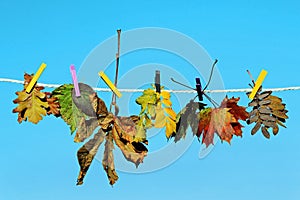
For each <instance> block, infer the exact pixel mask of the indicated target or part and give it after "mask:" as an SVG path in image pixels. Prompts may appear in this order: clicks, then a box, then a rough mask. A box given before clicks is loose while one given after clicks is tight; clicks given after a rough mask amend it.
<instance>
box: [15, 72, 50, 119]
mask: <svg viewBox="0 0 300 200" xmlns="http://www.w3.org/2000/svg"><path fill="white" fill-rule="evenodd" d="M24 79H25V81H24V90H22V91H19V92H16V94H17V95H18V98H17V99H15V100H14V101H13V102H14V103H15V104H19V105H18V106H17V107H16V108H15V109H13V113H18V122H19V123H21V122H22V121H26V120H27V119H28V121H30V122H32V123H34V124H37V123H38V122H39V121H40V120H42V119H43V116H46V114H47V110H48V108H49V104H48V101H47V95H46V93H44V92H41V90H43V89H44V87H40V86H37V85H35V86H34V87H33V89H32V90H31V92H30V93H29V94H28V93H27V92H26V88H27V86H28V83H29V82H30V81H31V79H32V75H28V74H26V73H25V75H24Z"/></svg>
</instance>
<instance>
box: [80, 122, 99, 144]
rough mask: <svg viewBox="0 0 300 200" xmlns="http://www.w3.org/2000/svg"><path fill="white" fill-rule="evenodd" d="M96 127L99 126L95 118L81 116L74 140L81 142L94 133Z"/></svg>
mask: <svg viewBox="0 0 300 200" xmlns="http://www.w3.org/2000/svg"><path fill="white" fill-rule="evenodd" d="M97 127H99V122H98V119H97V118H91V119H85V117H82V118H81V120H80V122H79V124H78V128H77V131H76V135H75V138H74V142H83V141H84V140H85V139H87V138H88V137H90V136H91V135H92V134H93V133H94V131H95V130H96V129H97Z"/></svg>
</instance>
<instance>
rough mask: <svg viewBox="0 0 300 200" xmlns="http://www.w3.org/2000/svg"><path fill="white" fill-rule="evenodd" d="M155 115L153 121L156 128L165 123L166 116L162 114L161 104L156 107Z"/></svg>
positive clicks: (161, 126)
mask: <svg viewBox="0 0 300 200" xmlns="http://www.w3.org/2000/svg"><path fill="white" fill-rule="evenodd" d="M155 110H156V117H155V123H154V126H155V127H156V128H163V127H164V126H165V124H166V120H167V118H166V116H165V114H164V110H163V108H162V107H161V106H157V107H156V109H155Z"/></svg>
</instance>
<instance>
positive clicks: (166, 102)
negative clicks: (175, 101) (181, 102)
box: [161, 99, 172, 107]
mask: <svg viewBox="0 0 300 200" xmlns="http://www.w3.org/2000/svg"><path fill="white" fill-rule="evenodd" d="M161 102H162V103H163V104H164V105H165V106H166V107H171V106H172V102H171V100H170V99H162V100H161Z"/></svg>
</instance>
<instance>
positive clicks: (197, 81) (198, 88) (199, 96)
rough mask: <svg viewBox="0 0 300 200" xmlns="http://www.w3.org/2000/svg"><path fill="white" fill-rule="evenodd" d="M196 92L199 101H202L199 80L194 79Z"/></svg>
mask: <svg viewBox="0 0 300 200" xmlns="http://www.w3.org/2000/svg"><path fill="white" fill-rule="evenodd" d="M196 90H197V93H198V99H199V101H203V92H202V87H201V82H200V78H196Z"/></svg>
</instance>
